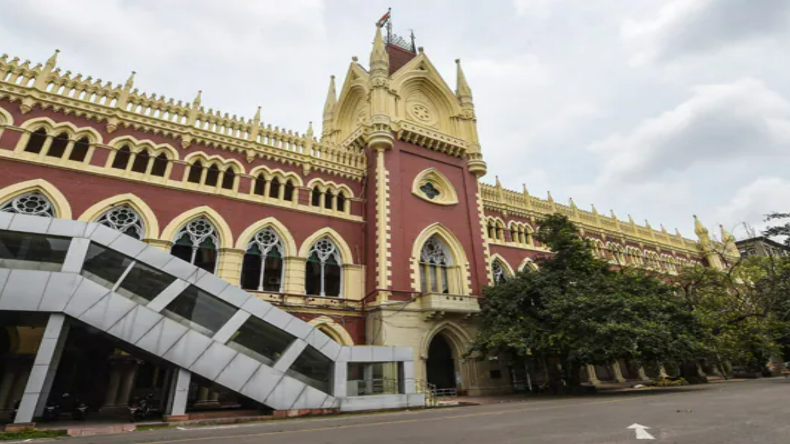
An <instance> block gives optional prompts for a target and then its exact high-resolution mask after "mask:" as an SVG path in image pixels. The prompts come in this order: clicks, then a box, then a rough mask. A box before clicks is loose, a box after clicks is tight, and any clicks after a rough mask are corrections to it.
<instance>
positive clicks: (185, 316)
mask: <svg viewBox="0 0 790 444" xmlns="http://www.w3.org/2000/svg"><path fill="white" fill-rule="evenodd" d="M235 313H236V307H234V306H233V305H231V304H229V303H227V302H225V301H223V300H222V299H219V298H217V297H215V296H212V295H211V294H209V293H206V292H205V291H203V290H201V289H199V288H197V287H195V286H193V285H190V286H189V287H187V289H186V290H184V292H183V293H181V294H180V295H178V297H176V298H175V299H174V300H173V302H171V303H170V304H168V306H167V307H165V309H164V310H163V314H166V315H168V314H169V315H171V316H169V317H171V318H174V319H175V320H176V321H179V322H181V323H182V324H186V325H188V326H190V327H192V328H194V326H195V324H197V325H199V326H201V327H203V328H204V329H205V330H207V331H208V333H209V334H210V335H213V334H214V333H216V332H217V331H218V330H219V329H220V327H222V326H223V325H224V324H225V323H226V322H228V320H229V319H230V318H231V316H233V315H234V314H235ZM172 315H176V316H172Z"/></svg>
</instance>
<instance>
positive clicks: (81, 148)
mask: <svg viewBox="0 0 790 444" xmlns="http://www.w3.org/2000/svg"><path fill="white" fill-rule="evenodd" d="M89 148H90V141H89V140H88V138H87V137H83V138H82V139H80V140H78V141H77V143H75V144H74V147H73V148H72V149H71V154H69V160H74V161H77V162H82V161H84V160H85V158H86V157H88V149H89Z"/></svg>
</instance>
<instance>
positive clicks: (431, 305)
mask: <svg viewBox="0 0 790 444" xmlns="http://www.w3.org/2000/svg"><path fill="white" fill-rule="evenodd" d="M420 299H421V303H422V308H423V310H430V311H449V312H455V313H477V312H479V311H480V302H479V299H480V298H479V297H477V296H468V295H460V294H447V293H423V294H422V296H420Z"/></svg>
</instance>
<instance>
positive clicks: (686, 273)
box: [674, 255, 790, 374]
mask: <svg viewBox="0 0 790 444" xmlns="http://www.w3.org/2000/svg"><path fill="white" fill-rule="evenodd" d="M722 258H723V259H725V257H724V256H723V255H722ZM730 259H731V258H730ZM674 283H675V286H676V288H677V289H678V294H679V295H680V296H681V297H682V298H683V299H684V300H685V303H686V304H687V305H688V307H689V309H690V310H691V311H692V312H693V313H694V316H695V317H696V318H697V320H698V322H699V324H700V325H701V326H702V328H703V329H704V331H705V334H706V336H707V337H708V338H709V340H708V342H707V343H706V350H705V352H706V357H707V358H708V359H709V360H710V361H712V362H715V363H716V365H717V366H718V367H719V369H720V371H721V372H722V373H723V374H726V371H725V368H724V364H725V363H728V362H729V363H732V364H737V365H740V366H742V367H745V368H747V369H749V370H750V371H760V370H762V368H763V367H764V366H765V364H766V363H767V362H768V361H769V360H770V359H771V357H772V356H776V355H777V354H778V353H779V348H780V343H781V342H783V341H786V340H787V338H786V336H787V331H788V327H790V322H788V321H790V260H788V259H787V258H782V257H773V256H769V257H759V256H751V257H748V258H739V259H737V260H735V261H732V262H731V264H730V266H729V267H728V268H727V269H725V270H718V269H715V268H710V267H701V266H697V267H687V268H685V269H683V270H681V272H680V273H679V275H678V276H677V277H676V278H675V279H674Z"/></svg>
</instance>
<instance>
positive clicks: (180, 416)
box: [167, 368, 192, 421]
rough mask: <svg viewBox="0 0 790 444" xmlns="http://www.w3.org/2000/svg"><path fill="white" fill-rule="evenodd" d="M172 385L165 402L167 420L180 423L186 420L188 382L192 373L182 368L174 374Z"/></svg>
mask: <svg viewBox="0 0 790 444" xmlns="http://www.w3.org/2000/svg"><path fill="white" fill-rule="evenodd" d="M174 373H175V374H174V375H173V378H174V379H175V381H173V384H172V386H171V388H170V395H169V396H168V402H167V420H168V421H182V420H186V419H187V418H188V417H187V414H186V411H187V398H188V397H189V381H190V379H192V373H190V372H189V370H184V369H182V368H180V369H178V370H177V371H175V372H174Z"/></svg>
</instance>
